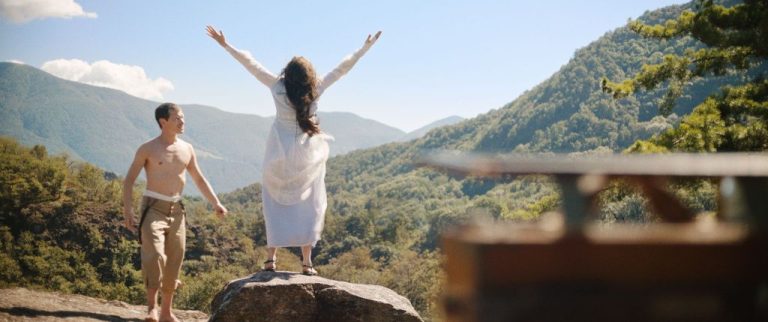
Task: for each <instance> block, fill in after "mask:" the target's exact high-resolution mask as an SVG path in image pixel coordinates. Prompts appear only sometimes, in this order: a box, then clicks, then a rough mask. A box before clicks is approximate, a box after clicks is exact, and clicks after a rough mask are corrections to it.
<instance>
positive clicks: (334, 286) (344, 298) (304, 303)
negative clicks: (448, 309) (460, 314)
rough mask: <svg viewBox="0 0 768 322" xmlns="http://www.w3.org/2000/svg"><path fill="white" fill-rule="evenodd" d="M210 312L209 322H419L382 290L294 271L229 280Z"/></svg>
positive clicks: (400, 301)
mask: <svg viewBox="0 0 768 322" xmlns="http://www.w3.org/2000/svg"><path fill="white" fill-rule="evenodd" d="M211 312H212V313H211V321H275V322H279V321H290V322H303V321H313V322H315V321H318V322H321V321H338V322H341V321H370V322H377V321H398V322H408V321H422V319H421V317H419V315H418V313H416V310H414V309H413V306H412V305H411V302H410V301H408V299H406V298H405V297H403V296H400V295H398V294H397V293H395V292H394V291H392V290H390V289H388V288H386V287H383V286H378V285H366V284H353V283H347V282H340V281H334V280H329V279H326V278H322V277H317V276H304V275H301V274H299V273H293V272H259V273H256V274H253V275H251V276H249V277H246V278H242V279H237V280H233V281H230V282H229V284H227V286H226V287H224V289H223V290H221V291H220V292H219V294H217V295H216V297H215V298H214V300H213V303H212V304H211Z"/></svg>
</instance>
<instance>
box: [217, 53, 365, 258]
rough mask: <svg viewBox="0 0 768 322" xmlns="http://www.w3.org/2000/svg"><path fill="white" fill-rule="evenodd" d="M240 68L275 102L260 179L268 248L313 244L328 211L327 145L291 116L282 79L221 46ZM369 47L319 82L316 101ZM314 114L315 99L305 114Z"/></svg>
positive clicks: (246, 56) (323, 138)
mask: <svg viewBox="0 0 768 322" xmlns="http://www.w3.org/2000/svg"><path fill="white" fill-rule="evenodd" d="M225 48H226V49H227V51H228V52H229V53H230V54H231V55H232V56H233V57H235V59H237V61H239V62H240V63H241V64H242V65H243V66H245V68H246V69H247V70H248V71H249V72H250V73H251V74H253V76H256V79H258V80H259V81H260V82H261V83H263V84H264V85H266V86H267V87H269V89H270V91H271V92H272V97H273V98H274V101H275V109H276V116H275V121H274V123H273V124H272V129H271V130H270V132H269V137H268V138H267V147H266V152H265V154H264V169H263V171H262V172H263V177H262V185H261V187H262V198H263V209H264V222H265V224H266V228H267V246H268V247H295V246H305V245H312V246H313V247H314V246H315V244H316V243H317V241H318V240H320V234H321V233H322V231H323V224H324V222H325V209H326V208H327V206H328V202H327V199H326V193H325V162H326V160H328V141H330V140H332V139H333V138H332V137H331V136H330V135H328V134H325V133H320V134H316V135H313V136H312V137H310V136H309V135H307V134H306V133H304V132H302V131H301V128H300V127H299V125H298V123H297V122H296V112H295V110H294V109H293V107H292V105H291V103H290V101H289V100H288V96H286V91H285V84H283V80H282V78H279V77H278V76H276V75H275V74H273V73H271V72H270V71H268V70H267V69H266V68H264V67H263V66H262V65H261V64H260V63H259V62H257V61H256V60H255V59H253V57H252V56H251V54H250V53H249V52H247V51H243V50H238V49H235V48H233V47H231V46H226V47H225ZM369 48H370V45H368V44H366V45H365V46H363V47H362V48H360V49H358V50H357V51H356V52H355V53H353V54H352V55H350V56H347V57H346V58H344V60H343V61H342V62H341V64H339V66H337V67H336V68H335V69H333V71H331V72H330V73H328V74H327V75H326V76H325V77H323V78H322V79H321V80H320V81H319V83H318V87H317V91H318V99H319V98H320V95H322V93H323V92H324V91H325V90H326V89H328V87H329V86H331V84H333V83H334V82H336V81H337V80H339V79H340V78H341V77H342V76H344V75H345V74H346V73H347V72H349V70H350V69H352V67H353V66H354V65H355V63H357V61H358V60H359V59H360V57H362V56H363V55H364V54H365V52H367V51H368V49H369ZM316 111H317V99H316V100H315V102H314V103H313V104H312V106H311V107H310V115H314V114H315V113H316Z"/></svg>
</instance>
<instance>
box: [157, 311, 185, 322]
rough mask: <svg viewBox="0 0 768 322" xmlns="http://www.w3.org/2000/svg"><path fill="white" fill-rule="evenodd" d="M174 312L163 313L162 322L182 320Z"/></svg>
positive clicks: (178, 321)
mask: <svg viewBox="0 0 768 322" xmlns="http://www.w3.org/2000/svg"><path fill="white" fill-rule="evenodd" d="M180 321H181V320H179V319H177V318H176V316H175V315H173V313H168V314H163V315H162V316H161V317H160V322H180Z"/></svg>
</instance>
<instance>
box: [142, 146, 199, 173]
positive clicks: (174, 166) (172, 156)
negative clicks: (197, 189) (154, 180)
mask: <svg viewBox="0 0 768 322" xmlns="http://www.w3.org/2000/svg"><path fill="white" fill-rule="evenodd" d="M191 159H192V154H191V153H190V151H189V149H185V148H183V147H178V146H168V147H162V148H157V149H155V150H154V151H152V153H151V154H150V156H149V159H148V162H147V163H148V164H147V168H151V169H156V170H161V171H173V172H179V171H184V169H186V168H187V165H188V164H189V162H190V160H191Z"/></svg>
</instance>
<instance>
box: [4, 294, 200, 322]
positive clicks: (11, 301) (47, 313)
mask: <svg viewBox="0 0 768 322" xmlns="http://www.w3.org/2000/svg"><path fill="white" fill-rule="evenodd" d="M146 312H147V307H146V306H144V305H130V304H127V303H125V302H120V301H107V300H102V299H96V298H92V297H87V296H83V295H73V294H60V293H52V292H41V291H32V290H28V289H25V288H8V289H0V321H144V315H145V314H146ZM173 313H174V314H175V315H176V316H177V317H178V318H179V319H181V320H182V321H207V320H208V316H207V315H206V314H205V313H203V312H200V311H182V310H173Z"/></svg>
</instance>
